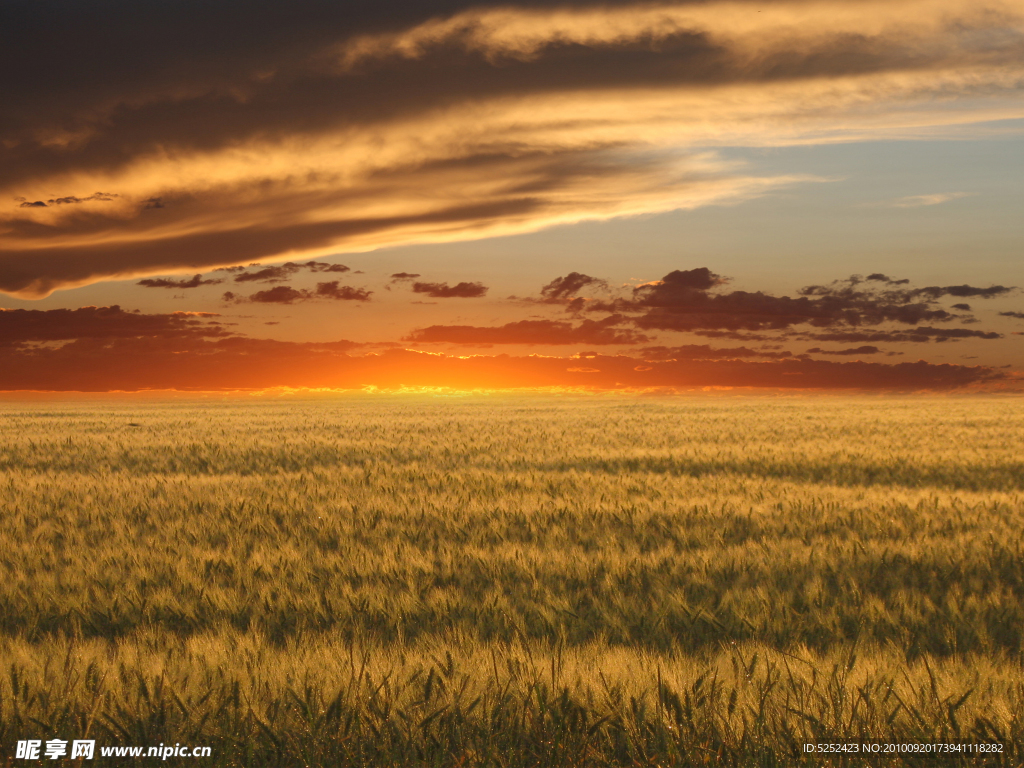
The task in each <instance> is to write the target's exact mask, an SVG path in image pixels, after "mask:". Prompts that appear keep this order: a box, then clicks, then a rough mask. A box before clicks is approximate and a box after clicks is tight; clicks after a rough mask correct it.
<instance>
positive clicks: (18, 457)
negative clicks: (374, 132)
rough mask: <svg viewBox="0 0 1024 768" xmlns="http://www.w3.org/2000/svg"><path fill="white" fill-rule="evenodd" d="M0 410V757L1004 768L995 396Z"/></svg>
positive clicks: (1005, 666) (1013, 718)
mask: <svg viewBox="0 0 1024 768" xmlns="http://www.w3.org/2000/svg"><path fill="white" fill-rule="evenodd" d="M3 408H4V411H3V424H4V427H3V432H2V435H0V506H2V508H3V510H4V512H3V515H2V517H0V563H2V568H3V573H2V575H3V579H2V581H0V663H2V664H3V665H4V666H3V669H4V670H5V674H4V678H3V679H2V680H0V743H2V748H3V749H4V750H5V752H4V756H5V757H9V756H10V754H13V742H14V740H17V739H24V738H30V737H42V738H45V737H46V736H48V735H51V734H54V735H56V736H60V737H62V738H81V736H82V734H84V733H85V732H86V731H88V732H89V733H90V734H92V736H91V737H95V738H97V739H98V740H99V742H100V743H106V744H140V745H141V744H157V743H159V742H166V743H173V742H180V743H187V744H203V745H210V746H213V748H214V757H213V759H212V760H209V759H208V760H203V761H202V764H203V765H224V766H228V765H230V766H239V765H252V766H264V765H286V766H291V765H311V766H312V765H324V766H328V765H342V764H344V765H349V764H351V765H399V764H407V765H439V766H440V765H444V766H448V765H452V766H454V765H460V766H466V765H494V766H509V768H511V767H512V766H532V765H538V766H540V765H567V766H604V765H671V764H680V765H758V766H761V765H765V766H768V765H785V764H790V763H791V762H792V761H793V759H794V758H793V752H794V750H795V749H798V748H799V745H800V744H802V743H804V742H806V741H816V740H822V739H831V738H838V737H844V736H857V737H875V738H891V739H898V740H921V739H926V740H936V739H944V738H965V739H969V740H978V739H986V740H993V739H994V740H1001V741H1003V742H1005V743H1006V745H1007V748H1008V749H1010V750H1012V751H1013V754H1019V753H1020V750H1021V747H1022V746H1024V734H1022V722H1021V718H1020V716H1019V712H1021V710H1022V704H1024V683H1022V680H1024V675H1022V671H1024V670H1022V666H1024V664H1022V656H1021V650H1022V632H1024V602H1022V597H1024V560H1022V552H1021V532H1022V528H1024V514H1022V513H1024V494H1022V484H1024V461H1022V459H1021V457H1022V455H1024V452H1022V450H1021V449H1022V447H1024V446H1022V442H1024V438H1022V435H1024V411H1022V410H1021V409H1020V403H1019V401H1018V400H1015V399H982V398H975V399H925V398H905V399H889V400H882V399H850V400H839V399H835V398H828V399H812V398H808V399H800V400H749V399H746V400H744V399H737V400H728V401H726V400H720V401H710V400H698V399H694V400H686V399H677V400H650V401H640V400H636V399H537V398H523V399H504V400H490V399H487V398H479V399H467V400H462V401H454V402H453V401H444V400H437V399H433V400H431V399H410V398H404V399H388V398H377V399H372V398H360V399H341V400H331V401H320V402H297V403H289V404H280V403H260V404H255V405H243V404H237V403H235V404H205V405H197V404H195V403H176V404H152V403H150V404H131V403H127V402H126V403H124V404H119V405H111V404H106V405H86V404H79V405H76V404H71V403H68V404H60V405H54V404H52V403H51V404H48V405H38V404H37V405H32V406H28V405H17V404H6V405H4V406H3ZM129 423H135V424H141V425H142V426H141V427H130V426H128V425H129ZM8 753H10V754H8ZM1015 759H1016V757H1014V756H1013V755H1011V754H1009V753H1008V754H1006V755H1004V758H1003V763H1004V764H1007V765H1009V764H1013V761H1014V760H1015ZM115 762H117V761H115ZM168 762H169V763H170V762H173V761H168ZM191 762H195V761H191ZM801 762H802V763H803V764H806V765H808V766H812V765H816V764H819V763H817V762H816V761H815V760H814V759H813V758H801ZM954 762H955V761H954ZM970 762H972V763H976V762H978V761H977V760H972V761H970ZM940 763H941V761H935V760H932V761H930V763H929V764H931V765H937V764H940ZM837 764H838V763H837ZM873 764H876V765H884V764H885V762H884V761H881V762H879V761H875V762H874V763H873Z"/></svg>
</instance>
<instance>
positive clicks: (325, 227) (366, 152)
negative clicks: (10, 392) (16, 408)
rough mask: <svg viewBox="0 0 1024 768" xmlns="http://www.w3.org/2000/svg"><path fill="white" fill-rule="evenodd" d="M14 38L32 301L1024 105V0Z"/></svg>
mask: <svg viewBox="0 0 1024 768" xmlns="http://www.w3.org/2000/svg"><path fill="white" fill-rule="evenodd" d="M0 28H2V29H4V30H5V45H4V46H3V47H2V48H0V89H2V92H3V93H4V103H3V105H2V107H0V109H2V114H0V167H2V168H3V169H4V173H3V174H2V178H0V291H5V292H7V293H10V294H15V295H18V296H22V297H40V296H45V295H47V294H48V293H50V292H52V291H53V290H56V289H59V288H65V287H69V286H74V285H82V284H86V283H90V282H95V281H97V280H103V279H109V278H123V277H146V276H153V275H161V274H164V275H166V274H168V273H172V272H184V273H189V274H192V273H194V272H195V271H197V270H205V269H208V268H214V267H221V266H228V265H235V264H245V263H249V262H251V261H259V260H276V259H281V260H284V259H287V258H294V257H295V255H301V256H316V255H320V254H326V253H329V252H338V251H345V250H365V249H368V248H375V247H378V246H383V245H395V244H401V243H410V242H441V241H448V240H454V239H464V238H476V237H482V236H487V235H494V234H506V233H512V232H523V231H530V230H535V229H537V228H540V227H544V226H549V225H552V224H558V223H564V222H571V221H579V220H583V219H595V218H598V219H599V218H607V217H611V216H619V215H626V214H637V213H649V212H656V211H664V210H672V209H680V208H692V207H695V206H700V205H707V204H712V203H717V202H725V201H736V200H741V199H745V198H749V197H752V196H756V195H761V194H764V193H766V192H768V191H771V190H774V189H778V188H780V187H781V186H784V185H787V184H793V183H798V182H801V181H806V180H807V179H806V178H803V177H785V176H772V177H763V176H759V175H757V174H756V173H754V172H752V171H750V170H749V169H745V168H743V167H737V166H735V165H731V164H729V163H726V162H724V161H723V160H722V159H721V158H720V157H719V156H718V155H717V154H716V153H715V152H714V151H713V147H714V146H716V145H783V144H794V143H812V142H826V141H845V140H861V139H870V138H889V137H893V136H901V135H909V134H918V133H920V131H922V130H927V129H930V128H935V127H939V126H944V125H950V124H958V123H969V122H975V121H982V120H992V119H997V118H1008V117H1021V116H1024V104H1022V100H1021V98H1020V95H1021V88H1020V86H1021V82H1022V78H1024V9H1022V8H1021V6H1020V4H1019V3H1016V2H1011V1H1010V0H906V1H905V2H900V3H892V2H882V1H881V0H858V2H841V1H840V0H788V1H787V0H778V1H776V2H767V1H765V2H738V1H736V0H731V1H726V0H711V1H710V2H706V3H691V2H677V3H672V2H669V3H664V2H658V3H635V2H625V1H624V0H620V1H618V2H616V0H611V1H610V2H600V3H598V2H590V1H589V0H571V1H569V2H566V3H562V4H559V5H558V6H554V7H553V6H551V5H550V4H548V3H544V2H531V1H530V0H518V1H517V2H511V3H508V2H503V3H497V2H491V1H489V0H482V1H481V2H472V3H470V2H465V0H442V1H441V2H432V3H429V4H423V3H412V2H397V1H396V0H381V1H380V2H376V3H372V4H371V3H362V2H358V3H344V4H340V3H331V2H327V1H326V0H295V2H290V3H283V2H268V3H261V4H258V5H256V6H253V5H252V4H251V3H242V2H241V0H223V1H222V2H218V3H207V2H199V0H175V1H174V2H167V3H158V4H154V3H138V2H128V0H109V2H105V3H70V4H69V3H64V2H59V0H39V2H34V3H21V2H16V3H4V4H3V5H2V6H0ZM97 50H102V51H103V55H102V56H97V55H96V53H95V52H96V51H97ZM95 190H106V191H105V192H103V193H97V192H96V191H95ZM3 200H7V201H8V202H7V203H6V204H4V203H2V201H3ZM928 202H932V201H931V200H927V201H926V200H924V199H923V198H922V200H921V201H917V203H914V204H919V203H920V204H927V203H928ZM935 202H939V201H938V200H935Z"/></svg>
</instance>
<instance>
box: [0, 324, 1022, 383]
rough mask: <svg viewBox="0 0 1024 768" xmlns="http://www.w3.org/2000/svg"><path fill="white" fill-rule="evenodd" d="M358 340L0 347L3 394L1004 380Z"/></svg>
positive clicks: (909, 369) (929, 369)
mask: <svg viewBox="0 0 1024 768" xmlns="http://www.w3.org/2000/svg"><path fill="white" fill-rule="evenodd" d="M361 347H365V345H360V344H356V343H353V342H349V341H338V342H331V343H320V344H312V343H296V342H282V341H271V340H268V339H248V338H244V337H228V338H220V339H218V338H194V339H189V338H180V337H172V338H114V339H79V340H76V341H73V342H71V343H69V344H66V345H64V346H63V347H60V348H59V349H54V348H49V347H45V346H44V347H39V348H35V349H27V348H26V349H19V348H12V347H6V348H5V347H0V390H24V389H31V390H56V391H104V390H121V391H125V390H138V389H179V390H225V389H226V390H231V389H261V388H265V387H330V388H343V389H361V388H364V387H366V386H371V385H372V386H377V387H381V388H397V387H408V386H425V387H437V386H454V387H458V388H462V389H465V388H488V389H491V388H518V387H531V388H532V387H567V386H569V387H587V388H591V389H596V390H602V389H605V390H623V389H649V390H650V389H653V390H659V391H665V390H668V391H678V390H687V389H694V388H701V387H709V386H710V387H770V388H779V389H788V390H792V389H798V390H803V389H833V390H889V391H921V390H940V391H942V390H958V389H964V388H978V387H985V386H989V385H992V384H998V383H999V382H1002V381H1005V380H1006V379H1007V376H1006V374H1003V373H1001V372H999V371H994V370H992V369H991V368H985V367H982V366H963V365H931V364H929V363H925V362H923V361H920V362H917V363H901V364H899V365H886V364H881V363H866V362H861V361H857V362H835V361H826V360H770V361H763V362H750V361H742V360H676V361H650V362H645V361H644V360H641V359H638V358H635V357H629V356H601V355H593V354H591V355H588V356H587V358H586V359H585V361H584V360H581V359H580V358H578V357H550V356H520V357H515V356H510V355H496V356H485V355H469V356H447V355H434V354H419V353H416V352H411V351H406V350H389V351H385V352H383V353H382V354H370V355H363V356H353V355H351V354H349V353H351V352H352V351H355V350H359V349H360V348H361Z"/></svg>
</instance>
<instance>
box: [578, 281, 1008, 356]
mask: <svg viewBox="0 0 1024 768" xmlns="http://www.w3.org/2000/svg"><path fill="white" fill-rule="evenodd" d="M725 282H726V281H725V280H724V279H723V278H722V277H721V276H719V275H716V274H715V273H713V272H711V271H710V270H709V269H707V268H706V267H702V268H699V269H691V270H676V271H674V272H670V273H669V274H667V275H665V277H663V278H662V279H661V280H657V281H654V282H651V283H645V284H642V285H639V286H637V287H635V288H633V289H632V292H631V295H629V296H622V297H619V298H616V299H612V300H610V301H594V302H591V303H589V304H587V305H586V306H585V309H586V310H587V311H614V312H620V313H625V314H627V315H629V316H631V318H632V322H634V323H635V324H636V326H637V327H638V328H641V329H644V330H666V331H690V332H700V333H706V332H708V331H725V332H731V333H742V332H749V331H755V332H756V331H790V330H792V329H794V328H796V327H797V326H801V325H809V326H812V327H818V328H838V327H843V326H845V327H857V326H877V325H881V324H884V323H902V324H906V325H911V324H918V323H921V322H950V321H953V320H961V321H963V322H972V321H973V318H972V317H970V316H964V315H957V314H955V313H952V312H950V311H948V310H946V309H943V308H942V307H939V306H937V305H936V299H937V298H939V297H941V296H945V295H953V291H957V292H959V293H960V294H966V293H969V294H970V295H974V296H983V297H989V296H996V295H1001V294H1003V293H1006V292H1009V291H1011V290H1014V289H1013V288H1007V287H1005V286H992V287H990V288H974V287H971V286H947V287H945V288H941V289H939V288H905V287H903V286H904V285H905V284H906V283H905V281H903V280H898V281H896V280H890V279H889V278H888V277H887V276H885V275H882V274H880V273H879V274H876V275H872V276H870V279H867V280H865V278H862V277H860V276H858V275H854V276H853V277H850V278H847V279H846V280H837V281H835V282H833V283H831V284H829V285H811V286H807V287H805V288H802V289H801V290H800V291H799V292H798V296H796V297H789V296H774V295H771V294H767V293H763V292H760V291H758V292H749V291H726V290H723V289H722V286H723V284H724V283H725ZM871 283H882V284H883V285H882V287H876V286H873V285H870V284H871ZM892 285H898V286H900V287H898V288H893V287H891V286H892ZM916 330H917V333H916V334H914V333H910V332H907V333H906V334H905V335H906V336H907V338H906V340H911V341H920V340H922V339H920V338H911V337H912V336H917V337H920V336H921V335H922V333H923V334H925V335H926V336H928V337H930V338H940V337H942V338H964V337H967V336H978V337H979V338H994V337H993V336H987V335H985V334H984V333H983V332H963V333H958V332H955V331H949V332H941V333H940V332H935V329H929V331H922V330H921V328H918V329H916ZM925 340H926V339H925Z"/></svg>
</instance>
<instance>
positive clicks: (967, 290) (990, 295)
mask: <svg viewBox="0 0 1024 768" xmlns="http://www.w3.org/2000/svg"><path fill="white" fill-rule="evenodd" d="M1015 290H1017V289H1016V288H1015V287H1007V286H1005V285H990V286H989V287H988V288H976V287H975V286H973V285H947V286H945V287H940V286H937V285H931V286H928V287H927V288H917V289H915V290H913V291H911V294H912V295H914V296H928V297H929V298H932V299H938V298H941V297H943V296H956V297H957V298H977V299H994V298H995V297H996V296H1005V295H1006V294H1008V293H1012V292H1013V291H1015Z"/></svg>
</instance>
